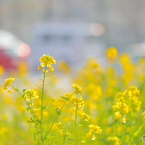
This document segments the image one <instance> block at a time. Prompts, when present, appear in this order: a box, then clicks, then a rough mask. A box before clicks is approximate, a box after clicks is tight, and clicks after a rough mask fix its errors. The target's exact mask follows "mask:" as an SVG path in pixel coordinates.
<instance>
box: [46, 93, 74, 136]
mask: <svg viewBox="0 0 145 145" xmlns="http://www.w3.org/2000/svg"><path fill="white" fill-rule="evenodd" d="M73 94H74V92H73V93H72V94H71V95H70V96H69V97H68V99H67V100H65V102H64V103H63V105H62V106H61V109H60V112H61V111H62V109H63V107H64V105H65V104H66V102H67V101H68V100H69V99H70V98H71V96H72V95H73ZM58 116H59V115H58V114H57V115H56V117H55V119H54V121H53V123H52V124H51V126H50V127H49V129H48V131H47V133H46V135H45V137H47V135H48V133H49V132H50V130H51V128H52V127H53V125H54V123H55V121H56V120H57V117H58Z"/></svg>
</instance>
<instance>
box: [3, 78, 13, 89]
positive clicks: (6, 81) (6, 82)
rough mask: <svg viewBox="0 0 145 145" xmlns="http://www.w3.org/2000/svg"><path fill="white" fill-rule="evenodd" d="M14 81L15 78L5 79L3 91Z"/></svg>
mask: <svg viewBox="0 0 145 145" xmlns="http://www.w3.org/2000/svg"><path fill="white" fill-rule="evenodd" d="M14 80H15V78H11V77H9V78H8V79H5V83H4V89H5V90H6V89H7V87H8V86H10V84H11V83H12V82H13V81H14Z"/></svg>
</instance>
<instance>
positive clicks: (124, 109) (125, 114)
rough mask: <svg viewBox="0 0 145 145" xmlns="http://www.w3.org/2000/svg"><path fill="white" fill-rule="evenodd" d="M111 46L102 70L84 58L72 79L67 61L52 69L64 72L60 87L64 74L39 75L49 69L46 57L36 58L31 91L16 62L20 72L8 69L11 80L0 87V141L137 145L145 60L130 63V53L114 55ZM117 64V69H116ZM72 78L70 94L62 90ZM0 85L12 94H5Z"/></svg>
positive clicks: (144, 118) (143, 114) (142, 120)
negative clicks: (37, 72) (36, 74)
mask: <svg viewBox="0 0 145 145" xmlns="http://www.w3.org/2000/svg"><path fill="white" fill-rule="evenodd" d="M111 49H112V50H111ZM111 49H110V48H109V49H108V54H107V51H106V54H107V57H108V61H109V62H111V63H112V64H109V65H108V66H107V67H106V68H103V67H102V66H101V65H100V64H99V63H98V62H97V60H96V59H95V58H89V59H88V60H87V62H86V64H85V65H84V67H83V68H80V69H78V70H77V71H76V74H75V75H73V77H72V76H70V74H69V73H70V70H71V69H70V68H69V71H67V70H65V69H68V67H67V65H66V64H65V65H64V64H63V65H64V66H63V68H61V69H60V68H58V69H56V70H60V71H61V72H64V76H66V74H67V81H66V82H65V83H66V84H65V87H64V88H63V84H61V82H64V81H62V80H63V79H64V78H63V77H60V76H57V75H56V74H54V75H53V76H50V77H47V76H46V78H44V76H45V72H47V71H48V70H50V71H52V70H53V69H52V68H51V65H52V64H54V63H55V61H54V60H53V59H52V57H51V56H49V55H43V56H42V57H41V58H40V65H39V66H38V68H39V70H41V69H42V72H43V79H42V80H41V79H40V81H38V82H37V86H38V87H37V86H36V87H34V88H33V89H30V88H32V84H33V82H32V81H31V80H30V79H28V76H27V75H26V74H27V71H26V70H28V69H27V68H21V67H20V66H21V65H20V66H19V69H21V70H20V71H18V72H17V73H12V74H11V75H12V78H8V79H6V81H5V83H4V86H3V87H1V88H0V93H1V97H0V106H1V110H0V134H1V136H0V144H7V138H9V142H11V143H12V144H15V142H17V144H32V145H33V144H34V143H35V144H36V145H40V144H41V145H42V144H43V145H45V144H52V145H56V144H64V145H66V144H70V145H71V144H76V145H79V144H86V145H88V144H91V145H96V144H115V145H123V144H141V143H142V140H141V139H140V137H142V135H143V134H144V125H145V112H144V110H145V107H144V105H143V104H144V101H145V99H144V94H145V88H144V81H145V74H144V71H145V61H144V59H143V58H142V59H140V60H139V62H136V63H133V62H132V61H131V57H130V56H129V55H127V54H121V55H118V53H117V50H116V48H115V49H114V48H111ZM109 51H110V52H109ZM117 57H118V59H117ZM113 63H114V64H113ZM61 65H62V64H61ZM116 65H119V66H120V69H121V72H122V73H120V72H119V73H118V72H117V71H118V70H116V68H118V66H117V67H116ZM24 67H27V66H26V65H24ZM23 70H24V71H25V73H23ZM61 74H62V73H61ZM46 75H47V73H46ZM59 75H60V74H59ZM62 75H63V74H62ZM22 76H23V77H22ZM15 79H17V81H16V82H15V83H13V82H14V80H15ZM48 82H49V87H48ZM72 82H73V83H74V84H73V85H72V88H73V90H72V92H71V91H70V92H68V93H65V94H64V92H66V89H67V87H66V86H69V85H71V83H72ZM13 84H15V86H16V87H15V86H13ZM17 84H18V85H17ZM43 84H44V86H43ZM56 84H57V85H56ZM76 84H77V85H76ZM132 85H135V86H132ZM17 86H19V88H17ZM33 86H34V85H33ZM80 86H81V87H80ZM129 86H130V87H129ZM2 88H5V90H7V89H8V88H12V89H8V93H11V90H13V91H15V92H14V93H12V94H11V96H10V94H7V93H5V92H4V91H3V89H2ZM24 88H27V89H24ZM42 88H43V89H42ZM50 88H53V90H54V91H52V89H50ZM82 88H83V89H82ZM49 89H50V91H49ZM124 90H125V91H124ZM38 92H39V94H38ZM42 92H43V93H42ZM62 94H64V95H63V96H62ZM80 95H82V96H80ZM20 96H22V97H20ZM38 96H39V97H38ZM42 96H43V97H42ZM59 96H60V97H59ZM42 98H43V99H42ZM26 110H27V111H26ZM28 123H31V124H32V125H31V124H28ZM32 127H34V129H35V132H34V135H32V132H33V131H34V129H33V128H32ZM13 130H15V131H13ZM22 130H23V133H22V135H19V134H20V133H21V132H22ZM102 130H103V131H102ZM12 132H13V133H12ZM17 135H19V138H17V139H16V136H17ZM33 142H34V143H33Z"/></svg>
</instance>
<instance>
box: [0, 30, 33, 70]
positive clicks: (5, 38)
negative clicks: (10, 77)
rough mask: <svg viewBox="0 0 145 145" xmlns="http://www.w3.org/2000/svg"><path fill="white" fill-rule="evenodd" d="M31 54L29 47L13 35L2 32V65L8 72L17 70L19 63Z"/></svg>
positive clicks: (0, 43) (0, 44)
mask: <svg viewBox="0 0 145 145" xmlns="http://www.w3.org/2000/svg"><path fill="white" fill-rule="evenodd" d="M29 54H30V47H29V45H27V44H26V43H24V42H23V41H21V40H19V39H18V38H17V37H16V36H15V35H13V34H12V33H10V32H8V31H5V30H0V65H2V66H3V67H4V68H5V69H6V70H12V69H17V64H18V62H19V61H20V60H21V59H22V58H25V57H27V56H28V55H29Z"/></svg>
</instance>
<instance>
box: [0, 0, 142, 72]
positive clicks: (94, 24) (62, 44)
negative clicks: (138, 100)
mask: <svg viewBox="0 0 145 145" xmlns="http://www.w3.org/2000/svg"><path fill="white" fill-rule="evenodd" d="M144 5H145V1H144V0H140V1H136V0H118V1H116V0H109V1H108V0H89V1H88V0H77V1H74V0H43V1H42V0H25V1H19V0H0V65H2V66H3V67H4V68H5V69H6V70H7V71H9V70H12V69H17V66H18V63H19V62H20V61H22V60H25V61H26V62H27V64H28V66H29V69H30V70H31V71H33V72H35V71H36V70H37V65H38V64H39V58H40V57H41V56H42V55H43V54H49V55H52V56H53V57H54V58H55V59H56V61H58V60H65V61H66V62H67V63H68V64H70V65H72V66H74V68H75V67H78V66H80V65H81V64H83V63H84V61H85V59H86V58H87V57H90V56H93V57H96V58H97V60H98V61H99V62H100V63H102V64H105V63H106V60H105V59H104V56H105V50H106V49H107V48H108V47H110V46H114V47H116V48H117V49H118V51H119V53H121V52H124V51H126V52H129V53H130V55H131V56H132V57H134V58H137V57H140V56H144V55H145V17H144V13H145V9H144Z"/></svg>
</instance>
